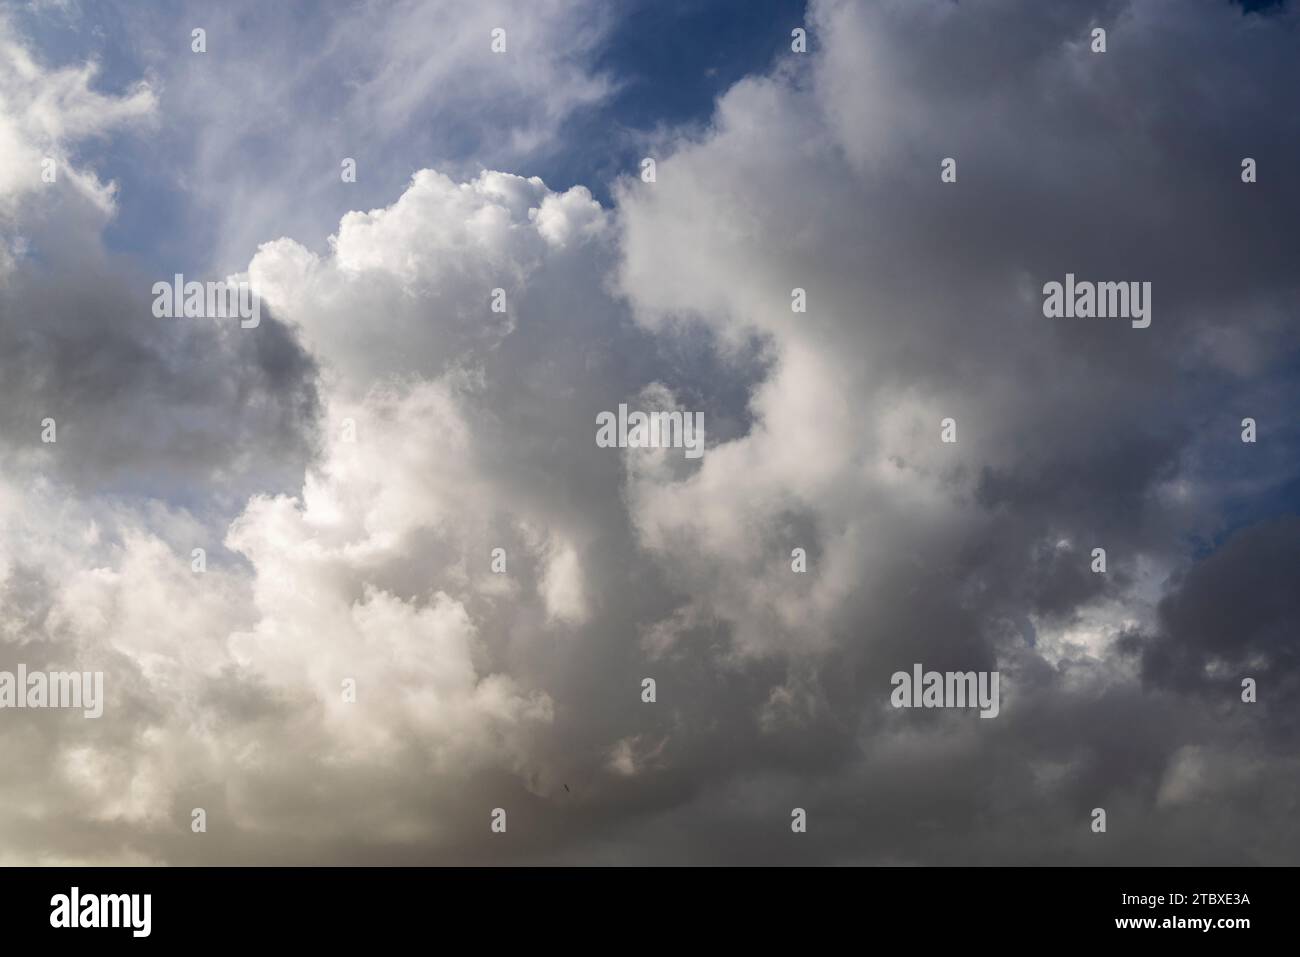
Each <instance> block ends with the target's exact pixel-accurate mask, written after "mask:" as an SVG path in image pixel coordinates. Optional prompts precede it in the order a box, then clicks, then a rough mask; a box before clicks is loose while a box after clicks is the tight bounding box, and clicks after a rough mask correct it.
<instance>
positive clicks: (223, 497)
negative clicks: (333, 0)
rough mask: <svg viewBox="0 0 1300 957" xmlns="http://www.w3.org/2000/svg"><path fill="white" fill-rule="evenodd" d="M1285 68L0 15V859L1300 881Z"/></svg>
mask: <svg viewBox="0 0 1300 957" xmlns="http://www.w3.org/2000/svg"><path fill="white" fill-rule="evenodd" d="M498 28H499V29H502V30H504V31H505V33H504V37H505V49H504V51H502V52H494V51H493V49H492V37H493V31H494V30H495V29H498ZM195 29H202V30H203V31H204V40H205V43H204V47H205V49H204V50H203V52H196V51H195V50H194V49H193V44H194V41H193V33H192V31H194V30H195ZM797 29H798V30H804V31H806V37H807V43H806V49H805V50H796V49H794V47H795V46H796V45H798V44H796V43H795V41H794V39H793V38H792V31H795V30H797ZM1097 29H1102V30H1104V31H1105V50H1104V51H1098V50H1096V49H1094V48H1095V47H1096V44H1097V41H1096V39H1095V37H1094V31H1095V30H1097ZM1298 41H1300V13H1297V11H1296V9H1295V7H1294V4H1292V3H1285V2H1283V3H1254V2H1251V3H1245V4H1242V3H1232V2H1229V0H1142V2H1138V0H1097V2H1068V3H1067V2H1043V3H1033V4H1025V3H1018V2H1012V0H962V2H959V3H958V2H951V0H906V2H904V0H879V2H876V0H811V2H809V3H807V4H806V5H805V4H804V3H795V2H777V0H752V2H740V0H736V2H731V0H725V2H723V0H720V2H714V3H707V2H704V0H671V2H649V0H645V2H630V3H626V4H606V3H599V2H595V0H529V2H522V0H521V2H516V3H507V2H499V3H498V2H486V3H467V2H462V0H406V2H367V3H353V4H331V5H329V7H328V9H327V8H325V7H323V6H321V5H318V4H313V3H306V2H303V3H294V2H288V3H275V4H265V3H258V2H232V3H226V4H221V5H215V6H214V5H211V4H206V3H183V2H159V3H150V4H139V3H115V2H111V0H106V2H97V3H90V2H77V0H38V2H32V3H24V4H17V3H0V529H2V534H0V678H3V675H4V673H6V672H8V673H17V671H18V669H19V667H20V666H22V667H24V668H25V669H26V670H27V671H28V672H36V671H46V672H49V671H84V672H91V673H94V672H98V673H101V674H102V675H103V688H104V692H103V713H102V715H100V716H98V717H94V718H90V717H87V716H85V715H84V714H83V712H82V711H81V710H79V709H60V708H41V707H30V708H16V707H5V706H3V697H2V696H0V749H2V750H3V753H4V755H5V757H6V760H5V761H4V763H3V767H2V768H0V863H3V864H10V865H12V864H92V865H98V864H104V865H107V864H158V865H164V864H167V865H224V864H454V865H494V864H524V865H535V864H558V865H720V864H740V865H756V864H770V865H783V864H836V865H845V864H848V865H968V864H993V865H1035V864H1070V865H1094V864H1098V865H1102V864H1121V865H1130V864H1133V865H1136V864H1144V865H1166V864H1169V865H1176V864H1266V865H1277V864H1294V863H1296V862H1297V860H1298V859H1300V824H1297V818H1296V814H1295V797H1294V795H1295V794H1296V793H1297V791H1298V789H1300V757H1298V755H1300V723H1298V721H1297V715H1298V714H1300V710H1297V708H1296V706H1295V705H1296V695H1297V693H1300V645H1298V644H1297V627H1298V626H1300V589H1297V588H1296V584H1297V569H1298V568H1300V424H1298V423H1297V421H1296V418H1295V410H1296V409H1297V407H1300V321H1298V320H1297V313H1298V310H1300V270H1298V269H1297V267H1296V262H1295V245H1294V230H1295V223H1296V221H1297V214H1300V185H1297V171H1300V109H1298V108H1297V107H1300V103H1298V102H1297V99H1298V98H1300V58H1297V57H1296V55H1295V50H1296V49H1297V43H1298ZM645 159H652V160H653V161H654V176H653V178H650V177H649V176H648V175H647V174H646V173H645V171H644V166H643V162H644V160H645ZM1247 159H1249V160H1252V161H1253V162H1252V163H1251V164H1250V166H1251V169H1252V170H1253V171H1254V172H1253V175H1247V174H1245V173H1244V169H1243V162H1244V161H1245V160H1247ZM347 160H352V161H353V162H354V164H355V171H356V175H355V180H354V181H352V180H351V179H349V178H348V177H347V176H345V175H344V174H343V171H344V169H345V167H346V162H345V161H347ZM948 161H951V163H948ZM49 169H53V170H54V171H55V175H54V176H53V177H52V181H51V177H49V176H48V174H47V173H48V170H49ZM177 274H181V275H182V276H183V277H184V279H185V280H186V281H199V282H217V281H226V280H229V281H230V282H231V283H232V284H234V283H243V284H246V288H248V289H250V290H251V291H252V293H253V294H255V295H256V297H257V299H258V302H259V303H260V321H259V322H258V323H257V324H256V325H255V326H250V327H248V328H245V327H243V324H242V323H241V322H240V321H239V319H237V318H233V317H228V318H217V317H204V316H180V317H164V316H159V315H157V314H156V311H157V310H156V308H155V305H156V304H155V295H156V294H155V292H154V287H155V284H156V283H159V282H162V283H171V282H172V281H173V277H174V276H175V275H177ZM1067 274H1069V275H1071V276H1073V277H1075V278H1077V279H1078V280H1079V281H1080V282H1099V283H1100V282H1124V283H1128V282H1133V283H1137V284H1138V286H1137V287H1135V288H1142V287H1143V284H1146V283H1149V284H1150V285H1149V287H1146V288H1149V290H1150V291H1149V295H1148V297H1147V298H1146V300H1145V302H1146V305H1147V307H1148V313H1147V314H1148V317H1149V318H1150V323H1149V325H1147V326H1145V327H1142V326H1141V325H1140V324H1139V323H1136V322H1130V321H1129V318H1127V317H1124V318H1078V317H1069V318H1067V317H1065V316H1051V315H1047V314H1046V310H1045V303H1044V300H1045V296H1046V294H1047V290H1046V288H1045V287H1046V286H1047V284H1049V283H1052V282H1058V283H1064V282H1065V281H1066V277H1067ZM796 290H798V291H801V296H800V297H796V295H795V291H796ZM797 298H798V299H799V301H800V303H801V305H802V308H799V307H798V306H796V305H795V302H796V299H797ZM497 303H499V304H500V305H501V306H502V308H500V309H497V308H494V305H495V304H497ZM620 406H625V407H627V408H628V409H631V410H645V411H661V412H668V411H674V410H675V411H678V412H681V413H683V415H685V416H687V417H688V418H691V417H695V416H698V417H699V419H700V420H701V421H702V422H703V427H704V428H703V437H704V446H703V454H702V455H699V456H698V457H694V456H692V455H690V454H685V453H686V451H687V450H684V449H682V448H680V447H662V448H636V447H609V443H607V442H603V441H600V440H599V436H598V423H599V422H600V421H601V416H602V415H603V414H608V413H614V414H617V410H618V409H619V408H620ZM1246 419H1249V420H1251V423H1252V426H1251V429H1252V431H1253V434H1251V436H1250V438H1251V439H1252V440H1251V441H1246V440H1244V433H1245V432H1246V431H1247V429H1246V425H1245V422H1244V420H1246ZM51 439H53V440H52V441H51ZM1098 548H1101V549H1104V552H1105V567H1104V570H1103V569H1100V568H1099V567H1098V563H1097V552H1096V551H1095V550H1096V549H1098ZM195 549H202V553H201V560H200V559H198V558H196V557H195ZM796 556H797V557H796ZM914 666H920V667H921V668H922V669H924V670H926V671H929V670H933V671H937V672H940V673H946V672H963V673H964V672H969V671H974V672H977V673H981V674H985V675H988V674H992V673H996V674H997V675H998V677H999V679H1000V681H999V688H1000V703H999V707H998V709H997V714H996V715H995V716H992V715H990V716H987V719H986V718H985V717H981V714H980V713H979V711H978V710H975V709H972V708H969V707H944V708H900V707H897V706H896V696H895V695H894V693H893V692H894V691H895V686H894V681H893V678H894V676H895V675H896V674H897V673H899V672H902V673H904V674H910V673H911V672H912V669H913V667H914ZM647 679H652V680H653V694H652V695H651V694H649V692H647V690H646V689H647V685H646V680H647ZM1246 685H1249V690H1247V689H1246ZM647 698H652V699H653V700H647ZM1098 811H1102V812H1104V815H1103V816H1102V818H1104V827H1101V826H1099V820H1102V818H1099V816H1098V813H1097V812H1098Z"/></svg>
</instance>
